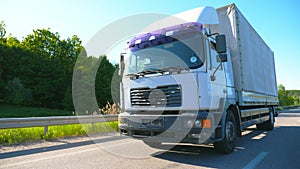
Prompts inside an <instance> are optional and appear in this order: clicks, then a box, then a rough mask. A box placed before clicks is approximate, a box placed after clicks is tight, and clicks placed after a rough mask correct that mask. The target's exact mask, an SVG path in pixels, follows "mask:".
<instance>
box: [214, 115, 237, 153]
mask: <svg viewBox="0 0 300 169" xmlns="http://www.w3.org/2000/svg"><path fill="white" fill-rule="evenodd" d="M236 142H237V123H236V120H235V118H234V115H233V112H232V110H228V111H227V116H226V122H225V137H224V139H223V140H222V141H219V142H215V143H214V147H215V149H216V150H217V151H218V152H221V153H226V154H229V153H231V152H232V151H233V149H234V147H235V144H236Z"/></svg>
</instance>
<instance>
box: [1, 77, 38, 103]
mask: <svg viewBox="0 0 300 169" xmlns="http://www.w3.org/2000/svg"><path fill="white" fill-rule="evenodd" d="M5 90H6V100H7V101H8V102H9V103H12V104H16V105H29V104H30V103H31V101H32V96H31V91H30V89H26V88H25V87H24V85H23V84H22V82H21V81H20V79H19V78H17V77H16V78H13V79H12V80H9V81H8V82H7V86H6V87H5Z"/></svg>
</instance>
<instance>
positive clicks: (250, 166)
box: [243, 152, 268, 169]
mask: <svg viewBox="0 0 300 169" xmlns="http://www.w3.org/2000/svg"><path fill="white" fill-rule="evenodd" d="M267 155H268V152H261V153H259V154H258V155H257V156H256V157H255V158H254V159H253V160H252V161H250V162H249V163H248V164H247V165H246V166H245V167H244V168H243V169H254V168H255V167H256V166H257V165H258V164H259V163H260V162H261V161H262V160H263V159H264V158H265V157H266V156H267Z"/></svg>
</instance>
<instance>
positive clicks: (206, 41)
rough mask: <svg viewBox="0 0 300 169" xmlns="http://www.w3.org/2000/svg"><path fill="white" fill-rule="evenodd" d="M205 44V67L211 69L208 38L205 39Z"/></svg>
mask: <svg viewBox="0 0 300 169" xmlns="http://www.w3.org/2000/svg"><path fill="white" fill-rule="evenodd" d="M205 46H206V67H207V69H209V70H210V69H211V68H212V66H211V52H210V42H209V40H208V39H205Z"/></svg>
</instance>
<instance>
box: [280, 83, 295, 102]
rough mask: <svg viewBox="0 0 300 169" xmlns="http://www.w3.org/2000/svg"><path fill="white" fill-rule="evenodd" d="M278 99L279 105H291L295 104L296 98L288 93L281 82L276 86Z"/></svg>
mask: <svg viewBox="0 0 300 169" xmlns="http://www.w3.org/2000/svg"><path fill="white" fill-rule="evenodd" d="M278 99H279V105H280V106H291V105H295V104H296V98H295V97H293V96H291V95H289V94H288V91H287V90H285V87H284V86H283V85H282V84H280V85H279V86H278Z"/></svg>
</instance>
